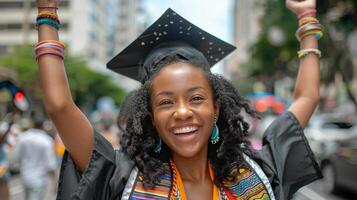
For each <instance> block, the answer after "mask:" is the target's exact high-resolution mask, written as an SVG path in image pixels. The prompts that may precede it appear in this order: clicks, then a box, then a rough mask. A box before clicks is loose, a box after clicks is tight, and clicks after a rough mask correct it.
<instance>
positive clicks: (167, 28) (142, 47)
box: [107, 8, 235, 82]
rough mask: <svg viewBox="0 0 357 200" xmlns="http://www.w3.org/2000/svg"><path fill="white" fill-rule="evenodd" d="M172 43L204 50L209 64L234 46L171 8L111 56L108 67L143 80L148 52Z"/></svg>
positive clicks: (224, 55) (219, 58)
mask: <svg viewBox="0 0 357 200" xmlns="http://www.w3.org/2000/svg"><path fill="white" fill-rule="evenodd" d="M173 43H174V44H178V45H177V48H179V47H182V46H190V47H192V48H194V49H196V50H197V51H199V52H201V53H202V54H201V55H203V56H204V57H205V59H206V60H207V61H208V64H209V66H210V67H212V66H213V65H214V64H216V63H217V62H218V61H220V60H222V59H223V58H224V57H226V56H227V55H228V54H230V53H231V52H232V51H234V50H235V47H234V46H233V45H231V44H228V43H226V42H224V41H223V40H221V39H219V38H217V37H215V36H213V35H211V34H209V33H207V32H206V31H204V30H202V29H200V28H199V27H197V26H195V25H193V24H192V23H191V22H189V21H187V20H186V19H184V18H183V17H181V16H180V15H178V14H177V13H176V12H174V11H173V10H172V9H170V8H169V9H167V10H166V11H165V13H164V14H162V15H161V17H160V18H159V19H158V20H156V21H155V22H154V23H153V24H152V25H151V26H150V27H149V28H147V29H146V30H145V31H144V32H143V33H142V34H141V35H140V36H139V37H138V38H137V39H136V40H135V41H134V42H132V43H131V44H129V46H127V47H126V48H125V49H124V50H123V51H122V52H120V53H119V54H118V55H116V56H115V57H114V58H113V59H111V60H110V61H109V62H108V63H107V68H109V69H111V70H113V71H115V72H117V73H119V74H122V75H124V76H127V77H129V78H132V79H135V80H137V81H141V82H143V80H142V78H140V76H139V74H140V70H142V68H143V64H144V63H145V60H146V58H147V57H148V55H150V54H152V53H153V52H154V51H157V50H158V49H159V48H158V47H160V46H165V44H171V45H169V46H170V48H174V47H175V46H173V45H172V44H173ZM181 44H183V45H181ZM166 46H167V45H166Z"/></svg>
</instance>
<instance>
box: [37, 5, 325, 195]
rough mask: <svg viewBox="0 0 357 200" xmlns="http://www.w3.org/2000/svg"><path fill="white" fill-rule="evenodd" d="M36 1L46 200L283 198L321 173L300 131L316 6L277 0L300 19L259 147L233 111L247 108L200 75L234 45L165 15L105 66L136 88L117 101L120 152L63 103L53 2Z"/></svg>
mask: <svg viewBox="0 0 357 200" xmlns="http://www.w3.org/2000/svg"><path fill="white" fill-rule="evenodd" d="M46 2H47V4H46ZM39 3H40V4H39V5H41V6H40V9H39V11H40V14H39V17H38V20H40V22H41V24H39V43H38V45H36V48H35V51H36V59H37V61H38V64H39V68H40V74H41V81H42V90H43V92H44V99H45V105H46V109H47V111H48V113H49V114H50V115H51V117H52V119H53V121H54V123H55V125H56V127H57V129H58V131H59V133H60V135H61V137H62V140H63V142H64V144H65V145H66V149H67V151H66V153H65V155H64V158H63V163H62V169H61V175H60V181H59V189H58V196H57V199H66V200H67V199H83V200H84V199H86V200H87V199H96V200H97V199H99V200H109V199H110V200H111V199H155V200H156V199H158V200H161V199H170V200H178V199H182V200H187V199H190V200H196V199H203V200H207V199H208V200H210V199H213V200H218V199H221V200H227V199H228V200H233V199H242V200H254V199H265V200H266V199H280V200H286V199H290V198H291V197H292V195H293V194H294V193H295V192H296V191H297V190H298V189H299V188H301V187H302V186H304V185H306V184H308V183H310V182H312V181H314V180H316V179H318V178H320V177H321V172H320V169H319V166H318V165H317V162H316V160H315V158H314V155H313V154H312V152H311V149H310V147H309V145H308V143H307V142H306V138H305V136H304V133H303V127H304V126H305V125H306V124H307V122H308V120H309V118H310V116H311V114H312V113H313V111H314V109H315V107H316V105H317V102H318V89H319V75H318V73H319V60H318V56H319V55H320V53H319V51H318V50H317V49H316V48H317V39H316V37H320V36H321V34H322V32H321V30H320V29H319V28H321V25H320V24H318V21H317V19H316V18H314V15H315V12H316V10H315V0H304V1H294V0H287V5H288V7H289V8H290V9H291V10H292V11H293V12H295V13H296V14H297V15H298V16H299V18H301V21H300V22H301V24H302V26H301V28H299V30H298V31H297V36H298V40H299V41H300V42H301V48H302V50H301V51H299V57H300V58H301V62H300V69H299V75H298V77H297V84H296V88H295V94H296V95H295V100H294V103H292V106H291V107H290V108H289V111H288V112H286V113H283V114H282V115H281V116H280V117H278V118H277V119H276V120H275V121H274V122H273V123H272V124H271V125H270V127H269V128H268V129H267V130H266V132H265V136H264V141H263V144H264V145H263V148H262V150H261V151H258V152H253V151H252V150H250V146H249V143H248V142H247V140H246V137H247V134H248V129H249V126H248V123H247V122H246V121H245V118H244V117H243V115H242V112H243V111H245V112H246V113H248V114H249V115H251V116H252V117H256V112H255V111H254V110H252V109H251V108H250V107H249V104H248V101H247V100H246V99H245V98H243V97H242V96H240V95H239V93H238V91H237V90H236V89H235V88H234V86H233V85H232V84H231V83H230V82H229V81H227V80H226V79H225V78H223V77H221V76H219V75H215V74H213V73H212V72H211V69H210V68H211V67H212V66H213V65H214V64H216V63H217V62H218V61H220V60H222V59H223V58H224V57H225V56H227V55H228V54H229V53H231V52H232V51H233V50H234V49H235V47H233V46H232V45H230V44H227V43H226V42H224V41H222V40H220V39H218V38H216V37H214V36H213V35H211V34H209V33H207V32H205V31H204V30H202V29H200V28H198V27H197V26H195V25H193V24H191V23H190V22H188V21H187V20H186V19H184V18H183V17H181V16H180V15H178V14H177V13H176V12H174V11H173V10H171V9H168V10H167V11H166V12H165V13H164V14H163V15H162V16H161V17H160V18H159V19H158V20H157V21H156V22H155V23H154V24H152V25H151V26H150V27H149V28H148V29H147V30H145V31H144V32H143V33H142V34H141V35H140V36H139V37H138V38H137V39H136V40H135V41H134V42H132V43H131V44H130V45H129V46H128V47H127V48H125V49H124V50H123V51H122V52H121V53H119V54H118V55H117V56H115V57H114V58H113V59H112V60H111V61H109V63H108V64H107V66H108V68H109V69H111V70H113V71H115V72H118V73H120V74H122V75H125V76H128V77H130V78H133V79H135V80H138V81H140V82H141V83H142V86H141V87H140V88H139V89H138V90H137V91H135V92H134V93H132V94H133V95H132V96H130V97H129V99H128V100H127V101H129V102H130V103H129V104H128V106H127V108H125V111H126V112H125V113H126V116H125V118H123V119H124V121H123V120H121V121H120V122H119V125H120V127H125V130H123V132H124V133H123V138H122V140H121V145H122V149H121V150H115V151H114V150H113V148H112V146H111V145H110V144H109V143H108V141H106V140H105V139H104V137H103V136H101V134H99V133H98V132H96V131H95V130H93V128H92V125H91V124H90V123H89V122H88V120H87V118H86V117H85V116H84V115H83V114H82V112H81V111H80V110H79V109H78V108H77V107H76V106H75V105H74V103H73V101H72V98H71V96H70V91H69V89H68V83H67V79H66V74H65V70H64V68H63V63H62V59H63V57H64V55H63V49H64V44H62V43H60V42H59V41H58V34H57V29H58V28H59V26H58V25H59V20H58V17H57V15H56V12H55V11H56V1H45V0H39ZM41 20H42V21H41Z"/></svg>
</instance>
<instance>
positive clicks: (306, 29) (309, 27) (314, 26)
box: [295, 23, 323, 42]
mask: <svg viewBox="0 0 357 200" xmlns="http://www.w3.org/2000/svg"><path fill="white" fill-rule="evenodd" d="M312 30H319V31H321V32H322V30H323V26H322V25H321V24H320V23H307V24H305V25H303V26H301V27H299V28H298V30H297V31H296V32H295V37H296V39H297V40H298V41H299V42H301V39H302V36H303V35H304V34H305V33H307V32H309V31H312Z"/></svg>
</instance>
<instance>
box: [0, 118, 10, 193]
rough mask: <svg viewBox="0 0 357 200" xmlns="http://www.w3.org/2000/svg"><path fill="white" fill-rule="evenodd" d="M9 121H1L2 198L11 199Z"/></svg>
mask: <svg viewBox="0 0 357 200" xmlns="http://www.w3.org/2000/svg"><path fill="white" fill-rule="evenodd" d="M9 129H10V127H9V124H8V123H7V122H0V199H1V200H8V199H9V178H10V172H9V170H8V167H9V166H8V159H7V152H6V135H7V132H8V131H10V130H9Z"/></svg>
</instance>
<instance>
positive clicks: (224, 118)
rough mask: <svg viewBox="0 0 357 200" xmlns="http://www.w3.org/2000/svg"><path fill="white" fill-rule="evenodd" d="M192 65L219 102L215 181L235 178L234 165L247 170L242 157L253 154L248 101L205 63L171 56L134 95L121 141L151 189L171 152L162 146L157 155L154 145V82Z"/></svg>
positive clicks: (213, 156) (211, 152)
mask: <svg viewBox="0 0 357 200" xmlns="http://www.w3.org/2000/svg"><path fill="white" fill-rule="evenodd" d="M178 62H181V63H189V64H190V65H192V66H194V67H198V68H200V69H202V70H203V72H204V73H205V75H206V77H207V79H208V80H209V82H210V85H211V88H212V91H213V98H214V100H215V101H217V100H219V102H220V104H221V106H220V115H219V118H218V121H217V126H218V127H219V132H220V140H219V142H218V143H216V144H211V143H210V142H209V147H208V157H209V160H210V161H211V163H212V166H213V168H214V171H215V180H216V181H217V182H221V181H222V180H225V179H226V178H234V177H235V176H236V175H237V173H239V172H238V170H236V171H231V170H230V169H231V167H232V165H234V164H238V165H239V167H243V166H247V165H246V164H245V162H244V160H243V156H242V153H243V152H244V153H246V154H250V153H251V151H250V149H249V143H248V141H247V140H246V136H247V135H248V129H249V125H248V123H247V122H246V121H245V120H244V119H243V116H242V115H241V111H242V110H244V111H245V112H246V113H247V114H249V115H250V116H252V117H257V113H256V112H255V111H254V110H252V109H251V108H250V106H249V102H248V100H246V99H245V98H243V97H242V96H240V95H239V93H238V91H237V90H236V89H235V88H234V86H233V85H232V84H231V83H230V82H229V81H228V80H226V79H225V78H224V77H222V76H220V75H215V74H212V73H211V72H210V71H209V70H207V68H206V67H205V66H206V63H204V62H200V60H199V59H198V60H195V59H193V60H192V59H190V60H187V59H185V58H182V57H180V56H178V55H176V54H175V55H169V56H167V57H166V58H164V59H163V60H161V61H160V62H159V63H157V64H156V66H155V67H154V68H155V70H153V73H152V75H151V77H150V79H148V80H147V81H146V82H145V83H144V84H143V85H142V86H141V87H140V88H139V89H138V90H137V91H136V93H135V97H134V98H132V99H131V103H132V105H135V106H132V107H131V109H130V113H129V116H128V118H127V127H126V130H125V132H124V135H123V139H122V140H121V145H122V148H123V151H124V152H125V153H127V154H128V155H129V157H130V158H131V159H132V160H134V161H135V163H136V166H137V167H138V168H139V170H140V171H141V172H142V173H143V176H144V183H145V186H148V187H151V186H153V185H154V184H155V183H156V182H157V181H158V180H159V177H160V175H161V174H162V173H163V172H164V165H163V163H167V162H168V161H169V159H170V156H171V150H170V149H169V148H168V146H167V145H166V144H165V143H164V142H163V143H162V148H161V152H160V153H155V152H154V148H155V142H156V141H157V140H158V139H159V136H158V133H157V131H156V129H155V127H154V126H153V125H152V121H151V117H150V112H151V106H150V90H151V84H152V80H153V78H154V77H155V75H156V74H157V72H158V71H160V69H161V68H162V67H165V66H167V65H170V64H173V63H178Z"/></svg>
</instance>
